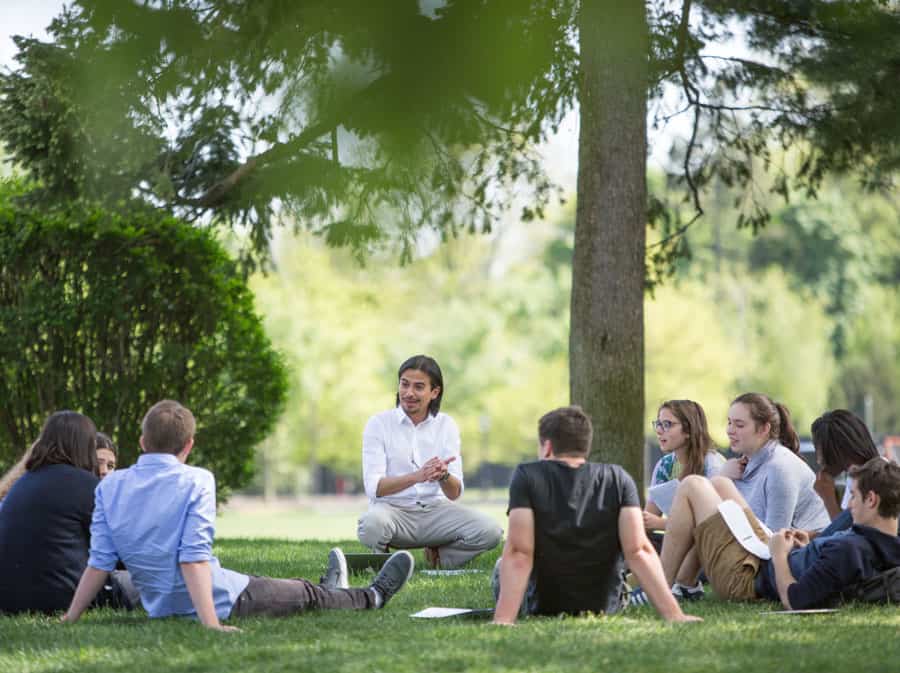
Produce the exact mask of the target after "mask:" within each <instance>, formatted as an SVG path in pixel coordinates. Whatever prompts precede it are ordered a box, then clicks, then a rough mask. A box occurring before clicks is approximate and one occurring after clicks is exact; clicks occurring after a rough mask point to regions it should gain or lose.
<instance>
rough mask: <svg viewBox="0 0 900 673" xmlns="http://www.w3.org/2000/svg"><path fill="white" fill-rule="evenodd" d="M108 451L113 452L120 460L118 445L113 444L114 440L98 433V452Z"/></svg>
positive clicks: (103, 433)
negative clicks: (101, 450)
mask: <svg viewBox="0 0 900 673" xmlns="http://www.w3.org/2000/svg"><path fill="white" fill-rule="evenodd" d="M100 449H106V450H107V451H112V453H113V455H114V456H116V457H117V458H118V456H119V450H118V449H117V448H116V445H115V444H114V443H113V440H112V439H111V438H110V436H109V435H107V434H106V433H105V432H98V433H97V450H98V451H99V450H100Z"/></svg>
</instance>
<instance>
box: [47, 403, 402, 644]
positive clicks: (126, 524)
mask: <svg viewBox="0 0 900 673" xmlns="http://www.w3.org/2000/svg"><path fill="white" fill-rule="evenodd" d="M141 429H142V435H141V439H140V444H141V449H142V450H143V454H142V455H141V456H140V458H138V461H137V463H136V464H135V465H134V466H133V467H130V468H128V469H126V470H117V471H116V472H113V473H112V474H110V475H109V476H108V477H106V479H104V480H103V481H102V482H101V483H100V485H99V486H98V487H97V490H96V494H95V505H94V516H93V521H92V523H91V554H90V558H89V559H88V567H87V568H86V569H85V571H84V574H83V575H82V577H81V581H80V582H79V584H78V589H77V591H76V592H75V596H74V598H73V599H72V603H71V605H70V606H69V610H68V611H67V612H66V614H65V615H63V621H65V622H74V621H76V620H77V619H78V618H79V617H80V616H81V613H82V612H83V611H84V609H85V608H86V607H87V606H88V605H89V604H90V602H91V600H92V599H93V598H94V595H95V594H96V593H97V591H98V590H99V589H100V587H102V586H103V584H104V582H105V581H106V578H107V575H108V573H109V571H111V570H112V569H113V568H114V567H115V565H116V562H117V561H118V560H120V559H121V560H122V561H124V562H125V565H126V566H127V567H128V569H129V570H130V571H131V576H132V580H133V582H134V585H135V586H136V587H137V589H138V591H139V592H140V596H141V602H142V603H143V605H144V608H145V609H146V610H147V612H148V613H149V615H150V616H151V617H167V616H170V615H185V616H194V617H197V618H199V620H200V621H201V622H202V623H203V625H204V626H207V627H209V628H212V629H218V630H223V631H224V630H234V627H227V626H223V625H222V624H221V622H220V620H222V619H227V618H228V617H245V616H252V615H264V616H281V615H288V614H293V613H297V612H302V611H304V610H308V609H315V608H348V609H362V608H378V607H382V606H383V605H384V604H385V603H387V601H388V600H390V598H391V597H392V596H393V595H394V594H395V593H396V592H397V591H399V590H400V588H401V587H402V586H403V585H404V584H405V583H406V581H407V579H409V576H410V575H411V574H412V570H413V558H412V555H411V554H410V553H409V552H406V551H401V552H397V553H395V554H394V555H393V556H391V558H390V559H388V561H387V562H386V563H385V565H384V567H383V568H382V569H381V572H380V573H379V574H378V575H377V576H376V577H375V580H374V582H373V583H372V585H371V586H369V587H367V588H364V589H362V588H360V589H351V588H349V585H348V583H347V579H348V578H347V569H346V562H345V561H344V559H343V554H342V553H341V552H340V550H339V549H335V550H332V553H331V554H330V555H329V572H328V573H326V580H325V582H323V584H322V585H315V584H313V583H312V582H308V581H307V580H304V579H272V578H268V577H253V576H250V577H248V576H247V575H243V574H241V573H237V572H234V571H231V570H226V569H225V568H222V567H221V566H220V565H219V562H218V560H217V559H216V558H215V557H214V556H213V555H212V544H213V535H214V527H215V518H216V484H215V479H214V477H213V475H212V474H211V473H210V472H208V471H207V470H204V469H201V468H198V467H189V466H187V465H185V461H186V460H187V457H188V455H189V454H190V453H191V449H192V448H193V446H194V429H195V422H194V416H193V414H191V412H190V411H189V410H188V409H186V408H185V407H183V406H182V405H180V404H179V403H178V402H173V401H170V400H164V401H162V402H158V403H157V404H155V405H154V406H153V407H152V408H151V409H150V411H148V412H147V415H146V416H144V420H143V423H142V426H141Z"/></svg>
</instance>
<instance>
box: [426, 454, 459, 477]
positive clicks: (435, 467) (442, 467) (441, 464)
mask: <svg viewBox="0 0 900 673" xmlns="http://www.w3.org/2000/svg"><path fill="white" fill-rule="evenodd" d="M454 460H456V456H450V457H449V458H447V459H446V460H443V459H441V458H438V457H437V456H435V457H434V458H431V459H430V460H428V462H426V463H425V464H424V465H423V466H422V467H421V468H419V476H420V477H421V479H420V481H440V480H441V479H443V478H444V475H445V474H447V472H449V469H448V467H447V466H448V465H449V464H450V463H452V462H453V461H454Z"/></svg>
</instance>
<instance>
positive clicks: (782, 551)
mask: <svg viewBox="0 0 900 673" xmlns="http://www.w3.org/2000/svg"><path fill="white" fill-rule="evenodd" d="M850 475H851V476H852V477H853V482H852V486H851V488H852V492H851V496H850V513H851V516H852V517H853V526H852V527H851V528H850V529H848V530H845V531H841V532H839V533H835V534H834V535H829V536H824V535H820V536H818V537H816V538H815V539H812V538H811V535H810V532H809V531H803V530H795V529H787V528H784V529H781V530H779V531H778V532H776V533H774V534H773V535H771V537H769V536H768V535H766V533H765V531H764V530H763V528H762V527H761V526H760V524H759V520H758V519H757V518H756V516H755V515H754V514H753V512H752V511H751V510H750V508H749V507H748V506H747V503H746V501H745V500H744V499H743V498H742V497H741V495H740V494H739V493H738V492H737V489H736V488H735V486H734V483H733V482H732V481H731V480H729V479H725V478H722V477H714V478H713V479H712V480H708V479H705V478H703V477H699V476H696V475H694V476H690V477H687V478H685V479H684V480H683V481H682V483H681V485H680V486H679V487H678V491H677V492H676V494H675V501H674V502H673V504H672V510H671V512H670V514H669V519H668V523H667V525H666V537H665V542H664V544H663V551H662V563H663V569H664V570H665V572H666V578H667V580H668V581H669V582H672V581H674V580H675V579H676V574H677V573H678V572H679V569H680V568H681V569H682V572H683V568H682V566H683V564H684V561H685V558H687V557H688V555H689V553H690V551H691V549H693V548H696V552H697V553H696V557H697V559H698V560H699V563H700V565H701V566H702V567H703V569H704V570H705V572H706V575H707V577H708V578H709V581H710V584H711V585H712V587H713V589H714V590H715V592H716V594H717V595H718V596H719V597H721V598H725V599H727V600H753V599H757V598H762V599H769V600H776V601H777V600H780V601H781V603H782V605H784V607H785V608H787V609H788V610H802V609H810V608H820V607H828V606H829V605H832V604H834V603H835V602H837V600H839V599H840V595H841V592H842V591H845V590H846V589H848V588H849V587H851V586H852V585H854V584H856V583H857V582H860V581H862V580H865V579H868V578H870V577H872V576H873V575H875V574H877V573H879V572H883V571H885V570H888V569H890V568H893V567H897V566H900V537H898V536H897V518H898V514H900V466H898V465H896V464H894V463H889V462H887V461H886V460H884V459H883V458H873V459H871V460H869V461H868V462H867V463H865V464H864V465H861V466H854V467H852V468H851V469H850ZM724 500H734V501H735V502H736V503H737V504H738V505H740V507H742V508H743V510H744V513H745V515H746V516H747V518H748V520H749V522H750V525H751V527H752V528H753V531H754V532H755V533H756V535H757V537H759V539H760V540H761V541H762V542H764V543H767V544H768V547H769V550H770V552H771V556H772V558H771V559H770V560H764V559H762V558H760V557H759V556H756V555H754V554H752V553H750V552H749V551H748V550H747V549H745V547H744V546H742V545H741V543H739V542H738V540H737V538H736V537H735V535H734V534H733V533H732V531H731V529H730V528H729V526H728V524H727V523H726V522H725V519H724V518H723V515H722V513H721V511H720V509H719V505H720V504H721V503H722V502H723V501H724ZM651 599H652V597H651Z"/></svg>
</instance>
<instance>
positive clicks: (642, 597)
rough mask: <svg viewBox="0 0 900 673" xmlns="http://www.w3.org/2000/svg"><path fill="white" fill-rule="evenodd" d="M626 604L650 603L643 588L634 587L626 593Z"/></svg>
mask: <svg viewBox="0 0 900 673" xmlns="http://www.w3.org/2000/svg"><path fill="white" fill-rule="evenodd" d="M628 605H629V606H640V605H650V599H649V598H648V597H647V594H645V593H644V590H643V589H641V588H640V587H638V588H637V589H634V590H633V591H631V592H629V593H628Z"/></svg>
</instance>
